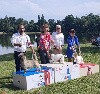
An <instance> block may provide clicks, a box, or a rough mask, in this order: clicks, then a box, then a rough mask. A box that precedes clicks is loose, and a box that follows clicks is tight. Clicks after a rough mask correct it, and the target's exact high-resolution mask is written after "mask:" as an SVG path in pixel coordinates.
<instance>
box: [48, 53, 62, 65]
mask: <svg viewBox="0 0 100 94" xmlns="http://www.w3.org/2000/svg"><path fill="white" fill-rule="evenodd" d="M50 63H64V55H62V54H51V57H50Z"/></svg>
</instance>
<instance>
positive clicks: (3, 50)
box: [0, 34, 37, 55]
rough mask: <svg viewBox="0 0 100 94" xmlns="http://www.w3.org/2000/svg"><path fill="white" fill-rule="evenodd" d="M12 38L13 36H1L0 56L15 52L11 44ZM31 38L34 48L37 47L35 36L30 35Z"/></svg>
mask: <svg viewBox="0 0 100 94" xmlns="http://www.w3.org/2000/svg"><path fill="white" fill-rule="evenodd" d="M11 36H12V35H11V34H4V35H0V55H4V54H9V53H13V52H14V49H13V46H12V44H11V42H10V39H11ZM29 36H30V39H31V42H32V43H33V46H34V47H36V46H37V44H36V42H34V40H35V35H34V34H30V35H29Z"/></svg>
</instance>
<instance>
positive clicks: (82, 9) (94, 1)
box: [0, 0, 100, 22]
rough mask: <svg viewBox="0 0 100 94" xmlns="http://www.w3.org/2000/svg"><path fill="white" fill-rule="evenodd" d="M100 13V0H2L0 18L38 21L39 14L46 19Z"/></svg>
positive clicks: (0, 2)
mask: <svg viewBox="0 0 100 94" xmlns="http://www.w3.org/2000/svg"><path fill="white" fill-rule="evenodd" d="M90 13H93V14H94V15H99V14H100V0H0V18H4V17H5V16H6V15H7V16H8V17H16V18H23V19H25V20H27V21H30V20H34V21H35V22H37V20H38V15H40V16H41V15H42V14H43V15H44V17H45V19H46V20H48V19H55V20H63V19H64V18H65V17H66V16H68V15H71V14H72V15H73V16H74V17H76V16H77V17H82V16H86V15H88V14H90Z"/></svg>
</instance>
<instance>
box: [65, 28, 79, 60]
mask: <svg viewBox="0 0 100 94" xmlns="http://www.w3.org/2000/svg"><path fill="white" fill-rule="evenodd" d="M67 44H68V46H67V50H66V55H67V58H68V62H73V53H75V52H76V45H77V48H78V53H80V46H79V41H78V37H77V36H76V35H75V30H74V29H71V30H70V31H69V36H68V38H67Z"/></svg>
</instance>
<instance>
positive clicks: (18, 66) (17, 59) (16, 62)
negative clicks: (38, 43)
mask: <svg viewBox="0 0 100 94" xmlns="http://www.w3.org/2000/svg"><path fill="white" fill-rule="evenodd" d="M20 53H22V52H17V51H14V59H15V65H16V72H17V71H21V70H23V69H22V68H21V62H20V59H19V58H18V55H19V54H20Z"/></svg>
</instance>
